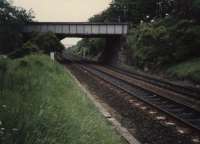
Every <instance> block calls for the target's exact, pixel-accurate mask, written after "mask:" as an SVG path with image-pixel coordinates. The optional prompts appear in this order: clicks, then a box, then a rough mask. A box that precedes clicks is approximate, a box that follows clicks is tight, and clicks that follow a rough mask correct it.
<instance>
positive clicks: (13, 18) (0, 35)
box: [0, 0, 33, 54]
mask: <svg viewBox="0 0 200 144" xmlns="http://www.w3.org/2000/svg"><path fill="white" fill-rule="evenodd" d="M32 18H33V16H32V11H31V10H30V11H26V10H25V9H23V8H19V7H15V6H12V5H10V4H9V3H8V2H7V1H6V0H1V1H0V54H9V53H12V52H13V51H16V50H18V49H20V48H21V47H22V44H23V36H22V34H21V33H20V32H19V30H20V28H21V26H23V24H25V23H27V22H30V21H32Z"/></svg>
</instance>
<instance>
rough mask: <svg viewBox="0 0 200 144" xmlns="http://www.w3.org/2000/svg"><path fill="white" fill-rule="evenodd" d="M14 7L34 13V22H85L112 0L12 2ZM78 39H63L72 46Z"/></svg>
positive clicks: (32, 0)
mask: <svg viewBox="0 0 200 144" xmlns="http://www.w3.org/2000/svg"><path fill="white" fill-rule="evenodd" d="M12 1H13V4H14V5H15V6H20V7H23V8H25V9H27V10H29V9H32V10H33V11H34V15H35V17H36V18H35V20H37V21H47V22H85V21H87V20H88V18H90V17H91V16H93V15H95V14H98V13H100V12H101V11H103V10H104V9H106V8H107V7H108V6H109V4H110V2H111V1H112V0H12ZM77 40H78V39H65V40H64V41H63V42H64V43H65V44H74V43H76V42H77Z"/></svg>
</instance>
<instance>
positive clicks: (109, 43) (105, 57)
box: [100, 36, 126, 65]
mask: <svg viewBox="0 0 200 144" xmlns="http://www.w3.org/2000/svg"><path fill="white" fill-rule="evenodd" d="M125 47H126V37H125V36H120V37H109V38H107V39H106V47H105V49H104V52H103V53H102V57H101V58H100V61H101V62H102V63H105V64H113V65H118V64H121V63H124V62H125V61H126V57H125V55H124V54H123V52H124V49H125Z"/></svg>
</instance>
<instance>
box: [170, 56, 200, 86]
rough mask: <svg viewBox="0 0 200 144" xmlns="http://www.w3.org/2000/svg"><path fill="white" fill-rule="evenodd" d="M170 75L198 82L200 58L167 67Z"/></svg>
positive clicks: (199, 79)
mask: <svg viewBox="0 0 200 144" xmlns="http://www.w3.org/2000/svg"><path fill="white" fill-rule="evenodd" d="M167 72H168V73H169V74H170V75H173V76H175V77H178V78H180V79H183V80H184V79H190V80H193V81H195V82H197V83H199V82H200V58H196V59H192V60H189V61H186V62H182V63H180V64H176V65H173V66H171V67H169V68H168V70H167Z"/></svg>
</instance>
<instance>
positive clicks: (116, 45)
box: [22, 22, 128, 62]
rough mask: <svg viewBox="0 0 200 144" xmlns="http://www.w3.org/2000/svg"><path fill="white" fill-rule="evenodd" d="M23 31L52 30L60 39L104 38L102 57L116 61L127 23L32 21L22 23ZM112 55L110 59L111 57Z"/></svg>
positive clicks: (43, 31)
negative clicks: (104, 44) (104, 45)
mask: <svg viewBox="0 0 200 144" xmlns="http://www.w3.org/2000/svg"><path fill="white" fill-rule="evenodd" d="M22 32H23V33H26V34H27V33H31V32H41V33H45V32H53V33H55V34H56V35H57V37H58V38H59V39H60V40H61V39H63V38H66V37H81V38H106V47H105V50H104V53H103V57H102V59H103V60H104V61H108V62H110V61H113V62H114V61H116V60H117V59H118V55H119V54H118V53H119V51H120V49H123V47H124V44H125V41H126V35H127V33H128V24H127V23H90V22H32V23H28V24H26V25H24V27H23V28H22ZM111 57H112V59H111Z"/></svg>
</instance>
